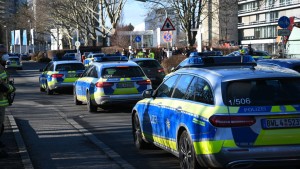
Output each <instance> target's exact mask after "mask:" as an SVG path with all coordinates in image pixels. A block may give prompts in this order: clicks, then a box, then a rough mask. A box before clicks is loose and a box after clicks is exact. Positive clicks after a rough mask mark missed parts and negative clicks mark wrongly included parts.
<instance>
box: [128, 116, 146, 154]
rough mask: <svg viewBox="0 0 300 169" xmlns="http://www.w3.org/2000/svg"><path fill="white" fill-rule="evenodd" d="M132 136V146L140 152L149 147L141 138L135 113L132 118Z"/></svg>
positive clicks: (139, 126)
mask: <svg viewBox="0 0 300 169" xmlns="http://www.w3.org/2000/svg"><path fill="white" fill-rule="evenodd" d="M132 134H133V140H134V144H135V147H136V148H137V149H140V150H142V149H147V148H149V147H150V144H149V143H147V142H146V141H145V140H143V138H142V131H141V125H140V121H139V117H138V115H137V113H135V114H134V117H133V125H132Z"/></svg>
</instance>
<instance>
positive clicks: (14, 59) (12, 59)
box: [9, 58, 20, 62]
mask: <svg viewBox="0 0 300 169" xmlns="http://www.w3.org/2000/svg"><path fill="white" fill-rule="evenodd" d="M9 60H10V61H16V62H17V61H20V59H19V58H9Z"/></svg>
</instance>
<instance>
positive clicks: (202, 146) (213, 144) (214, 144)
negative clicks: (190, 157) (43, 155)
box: [194, 140, 224, 155]
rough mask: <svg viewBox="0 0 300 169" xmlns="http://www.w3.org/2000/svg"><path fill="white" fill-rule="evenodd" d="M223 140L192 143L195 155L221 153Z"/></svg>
mask: <svg viewBox="0 0 300 169" xmlns="http://www.w3.org/2000/svg"><path fill="white" fill-rule="evenodd" d="M223 143H224V140H218V141H200V142H194V149H195V152H196V154H197V155H198V154H214V153H218V152H220V151H221V148H222V146H223Z"/></svg>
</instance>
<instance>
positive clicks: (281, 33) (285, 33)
mask: <svg viewBox="0 0 300 169" xmlns="http://www.w3.org/2000/svg"><path fill="white" fill-rule="evenodd" d="M290 34H291V31H290V30H289V29H278V36H290Z"/></svg>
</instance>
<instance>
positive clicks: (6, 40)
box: [3, 25, 8, 53]
mask: <svg viewBox="0 0 300 169" xmlns="http://www.w3.org/2000/svg"><path fill="white" fill-rule="evenodd" d="M3 27H4V28H5V42H6V52H7V53H8V39H7V26H6V25H4V26H3Z"/></svg>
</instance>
